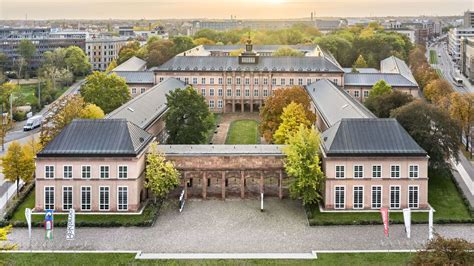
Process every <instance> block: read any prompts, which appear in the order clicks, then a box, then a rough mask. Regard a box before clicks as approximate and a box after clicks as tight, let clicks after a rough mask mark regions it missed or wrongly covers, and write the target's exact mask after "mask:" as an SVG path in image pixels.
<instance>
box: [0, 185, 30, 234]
mask: <svg viewBox="0 0 474 266" xmlns="http://www.w3.org/2000/svg"><path fill="white" fill-rule="evenodd" d="M34 187H35V183H34V182H30V183H26V184H25V185H24V186H23V187H22V188H21V189H20V193H19V195H18V198H16V199H14V200H13V204H12V205H10V206H8V208H7V210H6V211H5V215H4V216H3V220H0V225H2V224H5V223H6V224H8V222H6V221H8V220H10V219H11V218H12V216H13V214H14V213H15V211H16V210H17V209H18V207H19V206H20V205H21V204H22V203H23V202H24V201H25V199H26V197H28V195H29V194H30V192H31V191H32V190H33V189H34Z"/></svg>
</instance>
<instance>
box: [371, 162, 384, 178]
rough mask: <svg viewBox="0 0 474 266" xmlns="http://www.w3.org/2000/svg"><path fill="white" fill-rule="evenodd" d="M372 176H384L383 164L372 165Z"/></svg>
mask: <svg viewBox="0 0 474 266" xmlns="http://www.w3.org/2000/svg"><path fill="white" fill-rule="evenodd" d="M372 177H373V178H381V177H382V166H381V165H373V166H372Z"/></svg>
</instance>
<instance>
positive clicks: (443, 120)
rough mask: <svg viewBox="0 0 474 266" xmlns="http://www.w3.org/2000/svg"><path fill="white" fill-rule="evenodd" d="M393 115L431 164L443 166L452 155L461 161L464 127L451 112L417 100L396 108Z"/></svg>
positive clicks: (435, 166) (436, 166)
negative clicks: (451, 115) (459, 152)
mask: <svg viewBox="0 0 474 266" xmlns="http://www.w3.org/2000/svg"><path fill="white" fill-rule="evenodd" d="M391 116H392V117H394V118H396V119H397V121H398V122H399V123H400V124H401V125H402V126H403V127H404V128H405V130H406V131H407V132H408V133H409V134H410V135H411V136H412V137H413V139H415V141H416V142H417V143H418V144H419V145H420V146H421V147H422V148H423V149H424V150H425V151H426V152H427V153H428V155H429V156H430V165H431V166H432V167H434V168H439V167H444V166H446V162H447V161H448V160H449V159H450V158H455V159H456V160H458V158H459V154H458V151H459V146H460V144H461V141H460V135H461V128H460V126H459V123H458V122H457V121H455V120H453V119H452V118H451V117H450V116H449V114H448V112H446V111H444V110H441V109H440V108H437V107H436V106H434V105H432V104H428V103H425V102H423V101H421V100H418V101H413V102H411V103H409V104H407V105H405V106H402V107H400V108H398V109H395V110H393V111H392V114H391Z"/></svg>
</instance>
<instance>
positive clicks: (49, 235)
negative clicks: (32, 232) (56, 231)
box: [44, 210, 54, 240]
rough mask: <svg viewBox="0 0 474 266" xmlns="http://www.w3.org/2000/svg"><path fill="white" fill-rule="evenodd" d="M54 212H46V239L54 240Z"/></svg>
mask: <svg viewBox="0 0 474 266" xmlns="http://www.w3.org/2000/svg"><path fill="white" fill-rule="evenodd" d="M53 221H54V218H53V210H46V214H45V216H44V228H45V229H46V236H45V237H46V239H49V240H51V239H53Z"/></svg>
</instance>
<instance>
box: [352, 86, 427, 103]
mask: <svg viewBox="0 0 474 266" xmlns="http://www.w3.org/2000/svg"><path fill="white" fill-rule="evenodd" d="M393 89H394V90H397V91H401V92H404V93H407V94H411V95H412V96H413V98H420V92H419V89H418V88H416V87H393ZM344 90H346V91H347V93H349V94H350V95H351V96H352V97H354V98H355V99H357V100H359V101H361V102H364V101H365V99H366V98H367V97H369V93H370V91H371V90H372V87H360V86H345V87H344Z"/></svg>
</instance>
